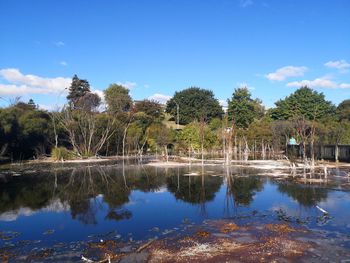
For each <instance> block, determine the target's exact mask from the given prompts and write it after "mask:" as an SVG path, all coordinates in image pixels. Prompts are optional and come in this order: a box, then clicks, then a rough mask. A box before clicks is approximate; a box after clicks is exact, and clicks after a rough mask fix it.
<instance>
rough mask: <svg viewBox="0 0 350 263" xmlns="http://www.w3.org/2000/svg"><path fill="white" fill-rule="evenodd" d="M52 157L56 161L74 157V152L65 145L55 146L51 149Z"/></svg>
mask: <svg viewBox="0 0 350 263" xmlns="http://www.w3.org/2000/svg"><path fill="white" fill-rule="evenodd" d="M51 157H52V158H53V159H54V160H56V161H62V160H63V161H64V160H71V159H73V157H74V154H73V152H72V151H70V150H68V149H67V148H65V147H55V148H53V149H52V151H51Z"/></svg>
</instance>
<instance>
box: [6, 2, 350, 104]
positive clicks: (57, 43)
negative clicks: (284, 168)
mask: <svg viewBox="0 0 350 263" xmlns="http://www.w3.org/2000/svg"><path fill="white" fill-rule="evenodd" d="M349 14H350V1H348V0H332V1H331V0H329V1H327V0H308V1H305V0H300V1H299V0H283V1H281V0H262V1H259V0H147V1H146V0H143V1H142V0H138V1H137V0H125V1H118V0H114V1H108V0H103V1H97V0H96V1H92V0H80V1H79V0H75V1H71V0H59V1H58V0H56V1H54V0H51V1H48V0H35V1H34V0H27V1H21V0H0V96H1V97H2V98H4V99H6V100H9V99H11V98H14V97H15V96H21V97H22V99H23V100H28V99H29V98H33V99H34V100H35V102H36V103H38V104H40V105H42V106H43V107H46V108H52V107H53V105H56V104H62V103H64V97H65V94H64V92H62V91H63V89H64V87H66V86H67V85H69V81H70V78H71V77H72V76H73V75H74V74H77V75H78V76H79V77H80V78H84V79H87V80H88V81H89V82H90V85H91V86H92V87H93V90H94V91H96V92H99V93H100V94H101V91H102V90H103V89H105V88H107V87H108V85H109V84H111V83H122V84H124V85H126V86H127V87H129V88H130V91H131V94H132V97H133V98H134V99H143V98H149V97H151V98H159V99H165V98H167V96H172V95H173V94H174V92H175V91H179V90H182V89H185V88H187V87H190V86H199V87H201V88H206V89H211V90H213V91H214V93H215V95H216V97H217V98H218V99H220V100H223V101H225V100H227V99H228V98H229V97H231V95H232V92H233V90H234V88H236V87H238V86H240V85H247V86H248V87H249V88H251V92H252V94H253V97H258V98H260V99H262V101H263V103H264V104H265V105H266V106H268V107H272V106H273V105H274V102H275V101H276V100H278V99H280V98H284V97H285V96H287V95H288V94H290V93H292V92H293V91H295V90H296V89H297V88H298V87H299V86H300V85H302V84H308V85H309V86H311V87H313V88H315V89H316V90H318V91H322V92H324V94H325V95H326V98H327V99H328V100H331V101H333V102H334V103H335V104H338V103H339V102H341V101H342V100H344V99H350V29H349V28H350V15H349ZM162 95H164V96H162ZM4 99H3V100H2V101H1V105H6V102H5V100H4Z"/></svg>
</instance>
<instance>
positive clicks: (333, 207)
mask: <svg viewBox="0 0 350 263" xmlns="http://www.w3.org/2000/svg"><path fill="white" fill-rule="evenodd" d="M23 171H24V172H23ZM316 206H319V207H322V208H323V209H325V210H327V211H328V212H329V214H330V217H327V218H324V217H322V215H323V214H322V212H320V211H319V210H318V209H317V207H316ZM247 214H264V215H266V219H261V217H259V219H258V218H257V219H254V218H250V219H249V220H270V221H278V220H281V218H282V219H283V220H287V221H289V222H291V223H293V224H300V225H303V226H305V227H307V228H309V229H313V230H315V229H316V230H321V231H323V230H324V231H328V233H343V234H346V235H350V220H349V219H350V193H349V192H347V191H343V190H339V189H337V187H332V189H331V188H329V187H327V185H325V184H321V185H308V184H300V183H294V182H291V181H287V180H277V179H272V178H268V177H264V176H259V171H257V170H253V169H247V168H235V167H232V168H231V169H230V170H228V169H226V168H225V167H223V166H205V167H196V166H192V167H175V168H159V167H152V166H146V165H134V164H131V165H128V166H125V167H124V169H123V168H122V166H121V165H120V164H109V165H91V166H87V165H83V166H82V165H79V166H78V167H66V166H53V167H52V168H50V169H37V168H30V169H29V168H22V172H18V173H13V172H11V173H10V172H6V171H3V172H2V175H1V177H0V232H1V235H0V238H1V239H0V248H4V247H8V246H11V245H12V246H14V244H18V242H20V241H24V240H26V241H32V242H34V243H35V246H36V247H45V246H54V245H55V244H58V243H72V242H77V241H88V240H93V239H99V238H110V237H113V238H119V239H120V240H130V239H132V240H145V239H148V238H152V237H154V236H162V235H164V234H166V233H168V232H170V231H176V230H177V229H179V227H180V226H181V225H182V224H184V223H188V224H200V223H202V222H203V221H204V220H208V219H222V218H235V217H239V216H242V215H247ZM16 242H17V243H16ZM343 245H344V246H345V247H348V246H349V244H347V243H344V244H343Z"/></svg>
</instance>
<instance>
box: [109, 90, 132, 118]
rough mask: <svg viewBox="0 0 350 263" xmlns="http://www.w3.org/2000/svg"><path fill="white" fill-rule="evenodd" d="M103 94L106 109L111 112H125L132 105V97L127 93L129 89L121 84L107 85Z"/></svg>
mask: <svg viewBox="0 0 350 263" xmlns="http://www.w3.org/2000/svg"><path fill="white" fill-rule="evenodd" d="M104 94H105V100H106V103H107V107H108V110H109V111H111V112H114V113H116V112H125V111H128V110H129V109H130V108H131V106H132V99H131V97H130V95H129V89H127V88H125V87H123V86H121V85H118V84H111V85H109V87H108V88H107V89H106V90H105V91H104Z"/></svg>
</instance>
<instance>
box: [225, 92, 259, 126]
mask: <svg viewBox="0 0 350 263" xmlns="http://www.w3.org/2000/svg"><path fill="white" fill-rule="evenodd" d="M263 115H264V107H263V106H262V105H261V101H260V100H258V99H256V100H253V99H252V98H251V94H250V92H249V90H248V88H246V87H244V88H237V89H235V91H234V92H233V94H232V98H231V100H228V117H229V120H230V121H232V120H233V121H234V123H235V125H236V126H237V127H239V128H243V129H246V128H248V126H249V125H250V124H251V123H252V122H253V121H254V120H255V119H258V118H260V117H262V116H263Z"/></svg>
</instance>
